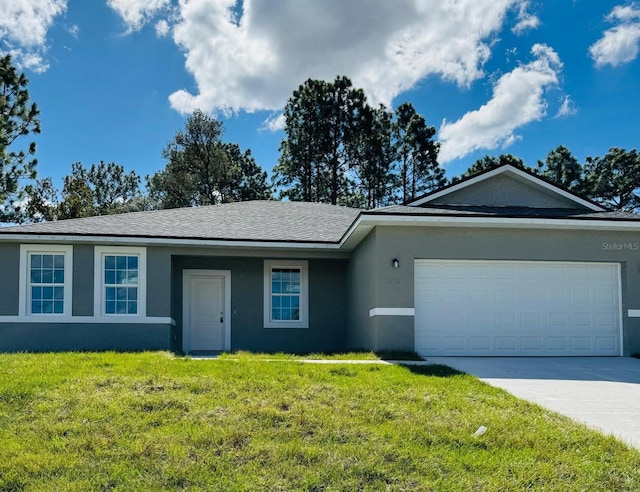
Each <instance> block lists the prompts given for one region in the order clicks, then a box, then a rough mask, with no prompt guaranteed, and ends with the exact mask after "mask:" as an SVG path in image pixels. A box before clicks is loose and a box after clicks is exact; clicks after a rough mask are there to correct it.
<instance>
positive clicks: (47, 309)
mask: <svg viewBox="0 0 640 492" xmlns="http://www.w3.org/2000/svg"><path fill="white" fill-rule="evenodd" d="M52 313H53V301H47V300H44V301H42V314H52Z"/></svg>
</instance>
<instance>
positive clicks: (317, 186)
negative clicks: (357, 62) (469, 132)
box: [274, 76, 446, 208]
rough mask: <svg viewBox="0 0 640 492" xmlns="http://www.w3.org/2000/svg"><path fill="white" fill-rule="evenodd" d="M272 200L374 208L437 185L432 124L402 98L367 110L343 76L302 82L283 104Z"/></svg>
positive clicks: (358, 92)
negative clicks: (391, 104)
mask: <svg viewBox="0 0 640 492" xmlns="http://www.w3.org/2000/svg"><path fill="white" fill-rule="evenodd" d="M284 118H285V129H284V131H285V134H286V138H285V139H283V140H282V143H281V145H280V159H279V161H278V165H277V166H276V167H275V168H274V184H275V186H276V187H277V188H278V189H279V193H280V198H287V199H290V200H302V201H312V202H325V203H331V204H334V205H350V206H357V207H364V208H374V207H378V206H383V205H388V204H391V203H399V202H405V201H409V200H411V199H413V198H415V197H417V196H419V195H421V194H423V193H425V192H427V191H430V190H432V189H434V188H437V187H439V186H442V185H443V184H444V183H445V182H446V180H445V178H444V170H443V169H442V168H441V167H440V166H439V165H438V162H437V157H438V150H439V144H438V143H437V142H435V140H434V136H435V128H434V127H433V126H429V125H427V123H426V120H425V119H424V117H423V116H422V115H420V114H418V113H417V112H416V110H415V109H414V107H413V106H412V105H411V104H410V103H404V104H402V105H400V106H399V107H398V108H397V110H396V111H395V112H391V111H389V110H388V109H387V108H386V107H384V106H379V107H372V106H371V105H370V104H369V103H368V102H367V98H366V96H365V95H364V92H363V91H362V89H357V88H354V87H353V85H352V83H351V81H350V80H349V79H348V78H347V77H341V76H339V77H337V78H336V79H335V80H334V81H333V82H326V81H322V80H312V79H309V80H307V81H306V82H305V83H304V84H302V85H301V86H300V87H299V88H298V89H297V90H295V91H294V93H293V95H292V97H291V98H290V99H289V101H288V102H287V104H286V106H285V109H284Z"/></svg>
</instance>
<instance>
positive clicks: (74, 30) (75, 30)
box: [67, 24, 80, 39]
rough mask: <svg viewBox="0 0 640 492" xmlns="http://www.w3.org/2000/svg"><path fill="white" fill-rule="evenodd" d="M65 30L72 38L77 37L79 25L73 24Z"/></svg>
mask: <svg viewBox="0 0 640 492" xmlns="http://www.w3.org/2000/svg"><path fill="white" fill-rule="evenodd" d="M67 32H68V33H69V34H71V35H72V36H73V37H74V38H76V39H78V35H79V34H80V26H78V25H77V24H73V25H71V26H69V27H68V28H67Z"/></svg>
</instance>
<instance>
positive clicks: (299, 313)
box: [264, 260, 309, 328]
mask: <svg viewBox="0 0 640 492" xmlns="http://www.w3.org/2000/svg"><path fill="white" fill-rule="evenodd" d="M308 284H309V282H308V264H307V262H306V261H293V260H285V261H279V260H266V261H265V263H264V292H265V298H264V325H265V327H267V328H308V327H309V299H308V297H309V287H308Z"/></svg>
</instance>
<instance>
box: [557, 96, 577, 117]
mask: <svg viewBox="0 0 640 492" xmlns="http://www.w3.org/2000/svg"><path fill="white" fill-rule="evenodd" d="M577 112H578V110H577V109H576V105H575V104H574V102H573V101H572V100H571V97H569V96H564V98H563V99H562V104H561V105H560V108H559V109H558V112H557V113H556V115H555V118H562V117H564V116H573V115H574V114H576V113H577Z"/></svg>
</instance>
